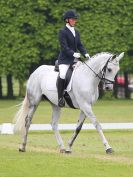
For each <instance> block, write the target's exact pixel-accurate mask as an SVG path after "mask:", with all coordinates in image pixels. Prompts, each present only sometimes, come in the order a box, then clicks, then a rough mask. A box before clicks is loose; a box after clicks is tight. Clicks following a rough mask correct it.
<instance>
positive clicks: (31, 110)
mask: <svg viewBox="0 0 133 177" xmlns="http://www.w3.org/2000/svg"><path fill="white" fill-rule="evenodd" d="M35 110H36V106H35V105H30V106H29V111H28V114H27V116H26V119H25V134H24V135H22V144H21V145H20V148H19V151H20V152H25V151H26V143H27V136H28V131H29V127H30V124H31V121H32V117H33V114H34V112H35Z"/></svg>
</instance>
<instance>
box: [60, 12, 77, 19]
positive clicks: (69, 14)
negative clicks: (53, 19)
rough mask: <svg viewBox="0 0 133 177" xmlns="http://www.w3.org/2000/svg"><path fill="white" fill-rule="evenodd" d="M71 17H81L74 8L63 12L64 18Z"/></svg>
mask: <svg viewBox="0 0 133 177" xmlns="http://www.w3.org/2000/svg"><path fill="white" fill-rule="evenodd" d="M70 18H74V19H77V18H79V15H78V14H76V12H75V11H74V10H69V11H67V12H65V13H64V14H63V19H64V20H66V19H70Z"/></svg>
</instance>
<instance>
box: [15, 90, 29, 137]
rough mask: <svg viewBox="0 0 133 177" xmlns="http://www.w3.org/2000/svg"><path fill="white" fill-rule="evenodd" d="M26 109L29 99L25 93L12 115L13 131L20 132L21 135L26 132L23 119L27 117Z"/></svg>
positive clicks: (27, 108)
mask: <svg viewBox="0 0 133 177" xmlns="http://www.w3.org/2000/svg"><path fill="white" fill-rule="evenodd" d="M28 110H29V101H28V97H27V93H26V96H25V98H24V100H23V102H22V105H21V107H20V109H19V111H18V112H17V113H16V115H15V117H14V122H15V125H14V133H20V134H21V135H22V136H23V135H24V134H25V133H26V128H25V119H26V117H27V114H28Z"/></svg>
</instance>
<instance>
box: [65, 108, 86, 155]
mask: <svg viewBox="0 0 133 177" xmlns="http://www.w3.org/2000/svg"><path fill="white" fill-rule="evenodd" d="M84 120H85V114H84V113H83V112H82V111H81V112H80V116H79V119H78V123H77V127H76V130H75V132H74V134H73V135H72V137H71V139H70V140H69V141H68V147H67V149H66V153H71V152H72V145H73V143H74V141H75V139H76V137H77V136H78V134H79V132H80V130H81V128H82V125H83V123H84Z"/></svg>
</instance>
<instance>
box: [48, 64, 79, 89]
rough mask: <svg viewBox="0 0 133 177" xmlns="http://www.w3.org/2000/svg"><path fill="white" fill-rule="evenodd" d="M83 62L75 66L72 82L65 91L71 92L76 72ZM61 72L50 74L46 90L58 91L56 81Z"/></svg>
mask: <svg viewBox="0 0 133 177" xmlns="http://www.w3.org/2000/svg"><path fill="white" fill-rule="evenodd" d="M81 63H82V62H77V64H76V65H75V68H74V71H73V73H72V77H71V80H70V82H69V84H68V86H67V88H66V90H65V91H67V92H69V91H70V90H71V86H72V80H73V76H74V73H75V71H76V68H77V67H78V66H79V65H80V64H81ZM58 74H59V72H55V71H52V72H49V75H48V77H47V79H46V89H47V90H49V91H57V87H56V81H57V77H58Z"/></svg>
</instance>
